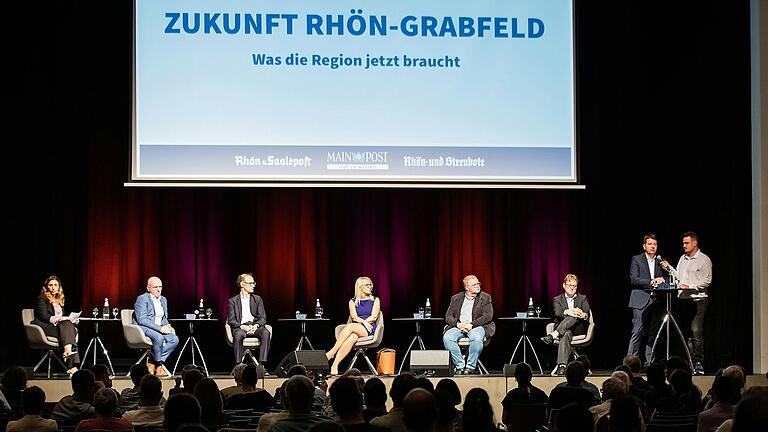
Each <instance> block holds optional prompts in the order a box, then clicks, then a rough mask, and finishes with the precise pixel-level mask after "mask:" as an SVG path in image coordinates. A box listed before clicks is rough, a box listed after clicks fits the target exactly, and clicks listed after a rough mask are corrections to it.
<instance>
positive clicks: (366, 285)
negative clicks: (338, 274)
mask: <svg viewBox="0 0 768 432" xmlns="http://www.w3.org/2000/svg"><path fill="white" fill-rule="evenodd" d="M363 286H364V287H372V286H373V284H363Z"/></svg>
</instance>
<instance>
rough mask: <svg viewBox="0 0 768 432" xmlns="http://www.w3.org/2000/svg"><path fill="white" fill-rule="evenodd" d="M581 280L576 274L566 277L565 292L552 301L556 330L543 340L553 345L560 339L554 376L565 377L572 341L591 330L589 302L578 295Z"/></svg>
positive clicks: (564, 280) (583, 296) (585, 297)
mask: <svg viewBox="0 0 768 432" xmlns="http://www.w3.org/2000/svg"><path fill="white" fill-rule="evenodd" d="M578 287H579V278H577V277H576V275H574V274H570V273H569V274H567V275H565V279H563V290H565V292H564V293H563V294H560V295H559V296H557V297H555V298H553V299H552V304H553V307H554V310H555V330H554V331H553V332H552V333H550V334H548V335H546V336H544V337H543V338H541V340H542V341H544V343H546V344H549V345H552V344H554V343H555V340H556V339H558V338H559V339H560V343H559V347H558V350H557V367H555V369H554V370H553V371H552V375H565V364H566V363H567V362H568V357H569V356H570V355H571V351H572V349H571V340H573V337H574V336H579V335H584V334H587V329H588V328H589V313H590V311H589V302H588V301H587V296H585V295H584V294H576V290H577V289H578Z"/></svg>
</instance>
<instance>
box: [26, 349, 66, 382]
mask: <svg viewBox="0 0 768 432" xmlns="http://www.w3.org/2000/svg"><path fill="white" fill-rule="evenodd" d="M52 359H56V361H57V362H58V363H59V364H60V365H61V367H62V369H64V370H67V365H65V364H64V362H63V361H61V359H60V358H58V357H57V356H56V352H55V351H53V350H48V351H46V352H45V354H44V355H43V358H41V359H40V361H39V362H37V364H36V365H35V367H34V368H33V369H32V373H33V374H34V373H35V372H36V371H37V369H39V368H40V366H41V365H42V364H43V363H44V362H45V361H46V360H47V361H48V365H47V366H48V373H47V375H46V377H47V378H51V363H52V362H53V360H52Z"/></svg>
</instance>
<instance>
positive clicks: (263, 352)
mask: <svg viewBox="0 0 768 432" xmlns="http://www.w3.org/2000/svg"><path fill="white" fill-rule="evenodd" d="M245 337H246V334H245V332H244V331H243V330H241V329H239V328H236V329H232V349H234V351H235V363H240V362H241V361H243V351H244V349H243V341H244V340H245ZM248 337H257V338H259V343H260V344H261V345H260V346H259V363H265V362H266V361H267V355H269V343H270V334H269V330H267V328H266V327H264V326H260V327H259V328H258V329H256V333H255V334H254V335H252V336H248Z"/></svg>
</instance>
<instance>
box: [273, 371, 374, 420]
mask: <svg viewBox="0 0 768 432" xmlns="http://www.w3.org/2000/svg"><path fill="white" fill-rule="evenodd" d="M354 371H358V370H357V369H354V368H353V369H352V370H350V371H348V372H347V373H345V374H344V375H347V376H348V374H349V373H351V372H354ZM358 372H359V371H358ZM294 375H304V376H305V377H307V378H309V379H310V380H312V382H313V383H314V382H315V377H316V375H315V373H314V372H312V371H307V368H306V367H305V366H304V365H302V364H297V365H293V366H291V368H290V369H288V378H291V377H292V376H294ZM321 378H322V377H321ZM286 382H287V380H286ZM286 382H283V384H286ZM284 390H285V386H284V385H283V386H280V387H278V388H277V389H275V397H274V399H275V405H274V406H275V408H282V407H283V405H282V402H281V395H282V392H283V391H284ZM327 390H328V383H327V382H326V381H325V380H324V379H320V380H318V382H317V383H316V385H315V400H314V401H313V402H312V409H313V410H316V411H320V410H323V409H324V408H326V407H328V409H329V410H330V409H331V408H330V406H331V405H330V401H326V395H325V392H326V391H327Z"/></svg>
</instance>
